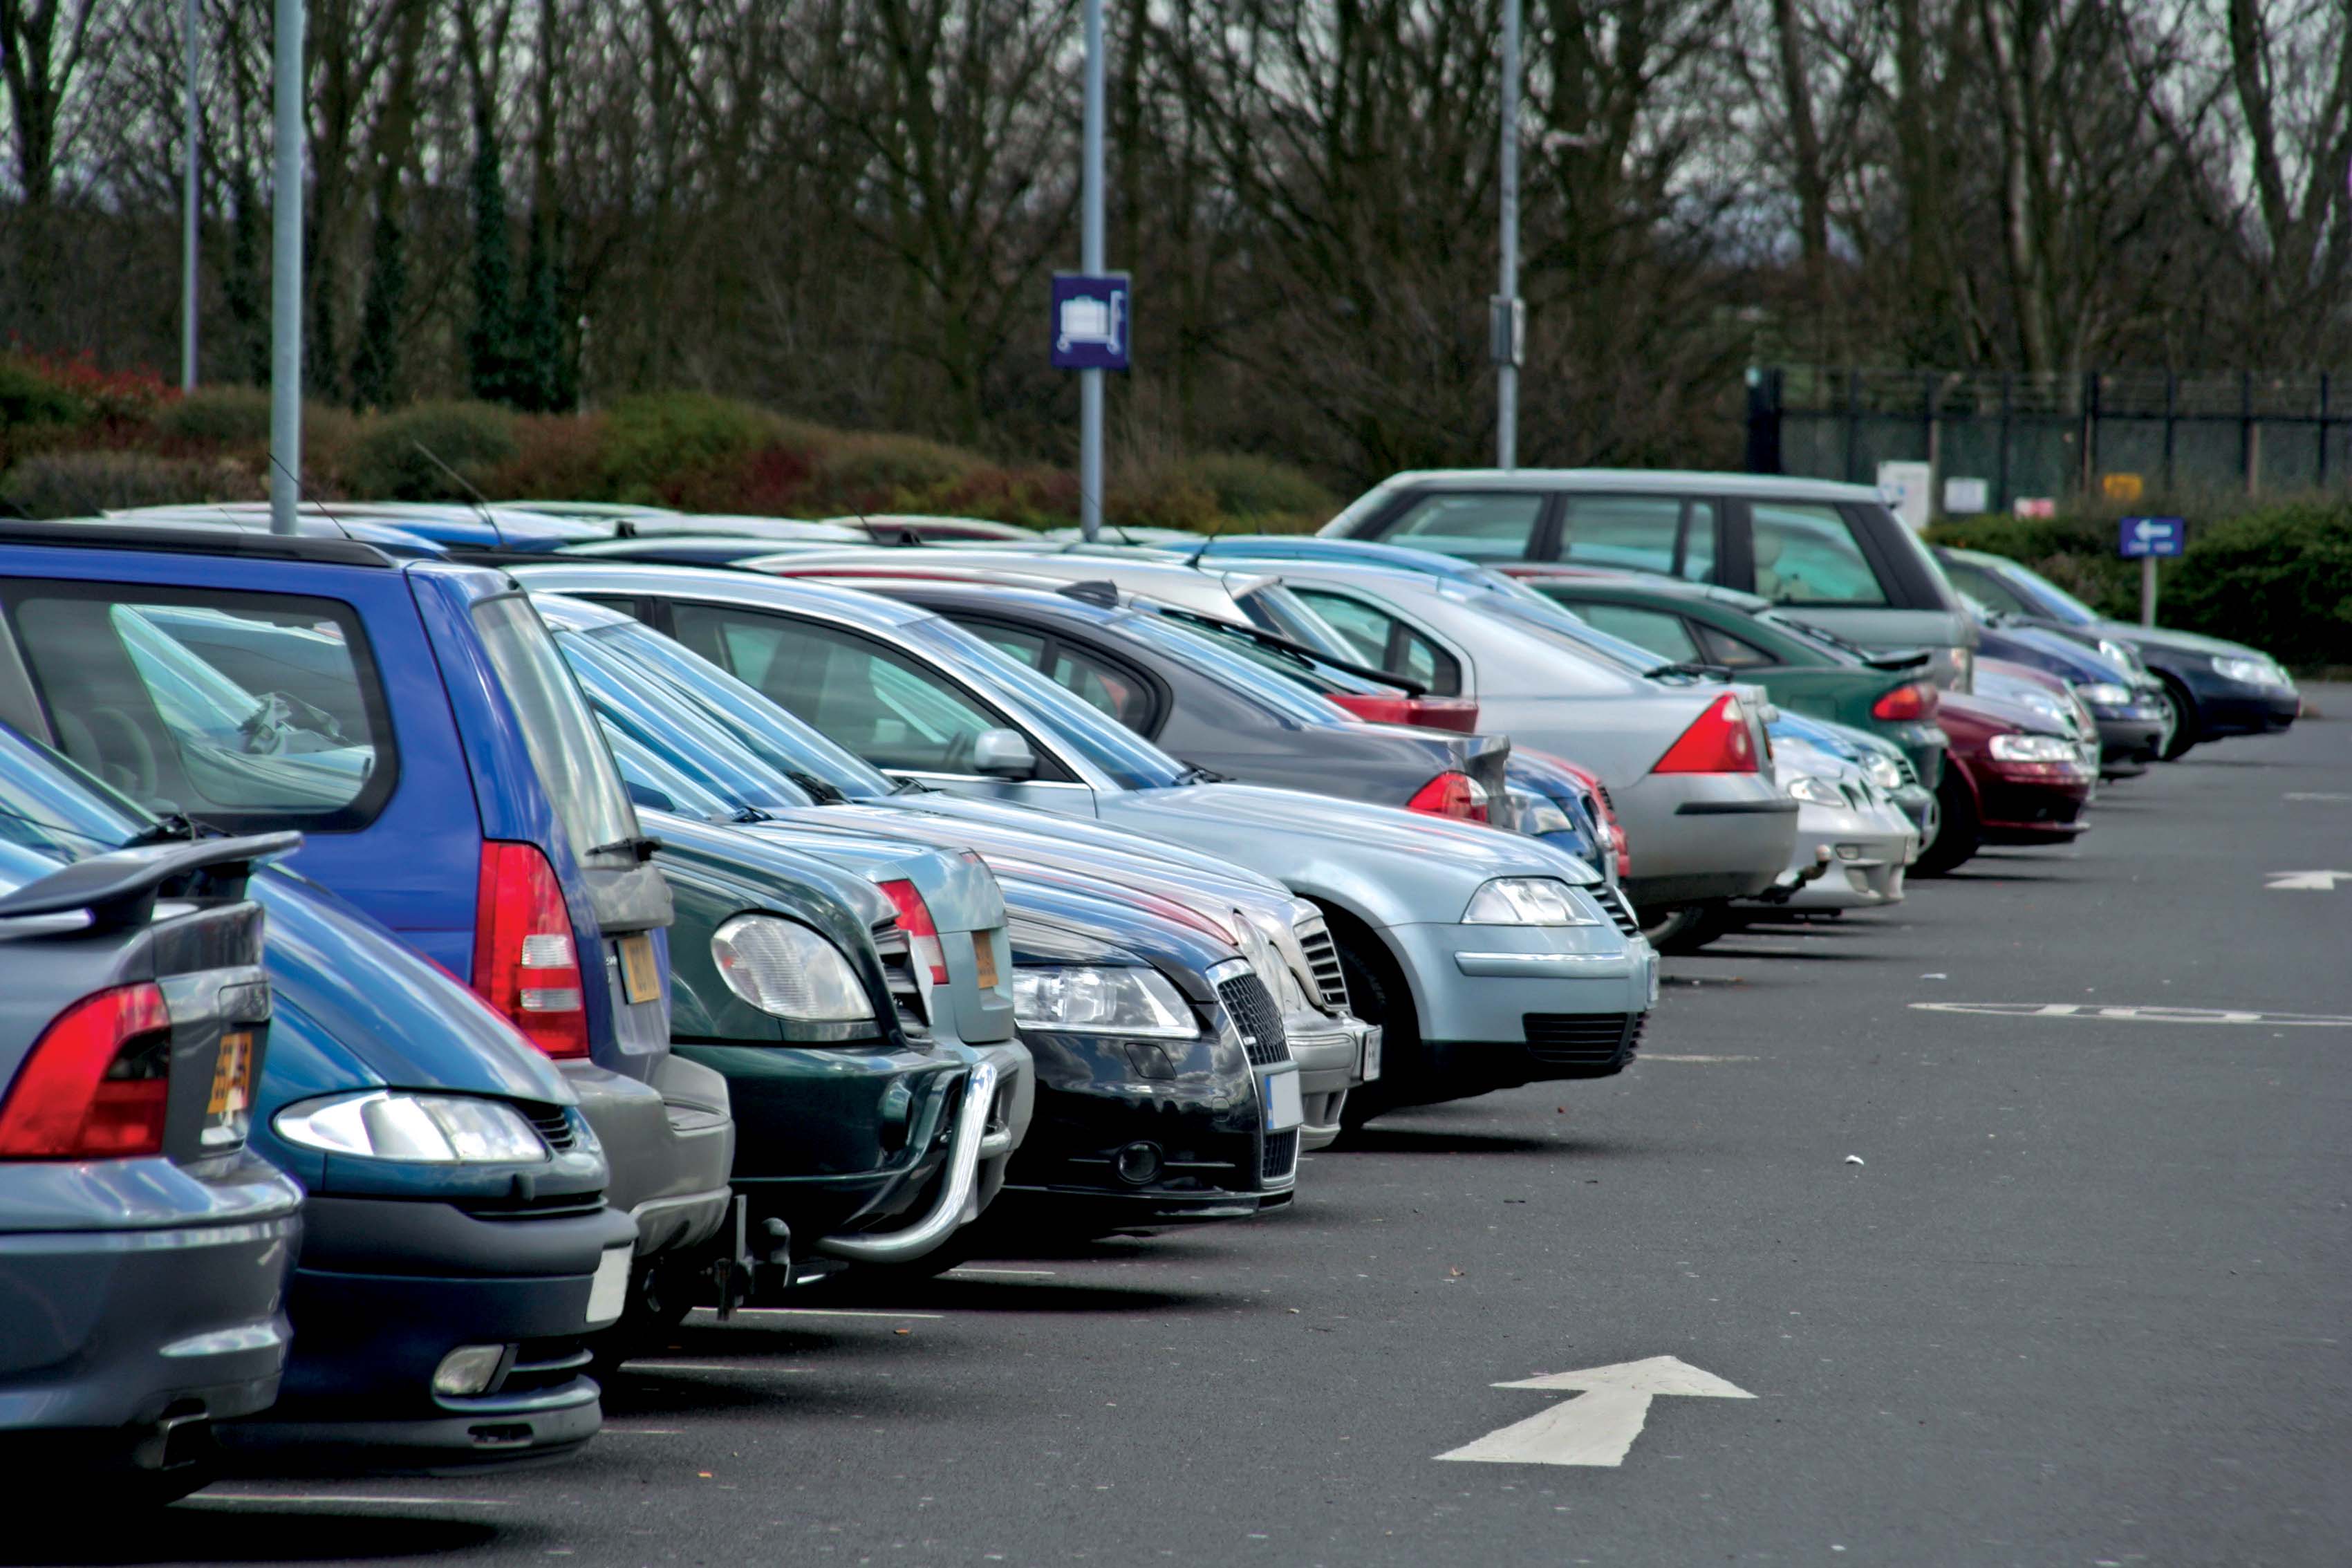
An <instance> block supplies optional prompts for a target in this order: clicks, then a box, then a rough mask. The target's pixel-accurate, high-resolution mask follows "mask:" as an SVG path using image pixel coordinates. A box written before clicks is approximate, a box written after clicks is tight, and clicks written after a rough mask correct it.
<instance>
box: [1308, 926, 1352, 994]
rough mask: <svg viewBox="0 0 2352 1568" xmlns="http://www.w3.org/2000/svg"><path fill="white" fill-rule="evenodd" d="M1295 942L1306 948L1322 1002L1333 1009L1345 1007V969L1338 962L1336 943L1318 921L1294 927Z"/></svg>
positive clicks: (1346, 989) (1327, 929)
mask: <svg viewBox="0 0 2352 1568" xmlns="http://www.w3.org/2000/svg"><path fill="white" fill-rule="evenodd" d="M1297 935H1298V945H1299V946H1300V947H1301V948H1303V949H1305V950H1306V952H1307V967H1308V968H1310V969H1312V970H1313V971H1314V972H1315V989H1316V990H1318V992H1320V993H1322V996H1321V1000H1322V1003H1323V1005H1324V1006H1325V1007H1327V1008H1328V1009H1329V1010H1330V1011H1332V1012H1334V1013H1344V1012H1346V1011H1347V1010H1348V972H1347V970H1346V969H1344V968H1343V967H1341V965H1340V963H1339V943H1338V942H1333V941H1332V940H1331V931H1330V928H1329V927H1328V926H1326V925H1325V924H1324V923H1323V922H1322V921H1312V922H1310V923H1308V924H1305V925H1301V926H1299V927H1297Z"/></svg>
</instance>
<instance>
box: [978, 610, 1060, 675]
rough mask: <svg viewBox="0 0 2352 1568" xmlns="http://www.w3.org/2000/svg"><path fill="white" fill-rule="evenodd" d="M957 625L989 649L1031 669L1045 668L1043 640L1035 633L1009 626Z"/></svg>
mask: <svg viewBox="0 0 2352 1568" xmlns="http://www.w3.org/2000/svg"><path fill="white" fill-rule="evenodd" d="M957 624H958V625H960V626H962V627H963V628H964V629H965V630H966V631H968V632H970V633H971V634H972V636H974V637H979V638H980V639H981V640H982V641H983V642H985V643H987V644H988V646H989V647H992V648H995V649H997V650H998V651H999V652H1001V653H1005V654H1009V655H1011V656H1012V657H1013V658H1017V659H1019V660H1020V661H1021V662H1022V663H1024V664H1025V665H1027V666H1028V667H1029V668H1032V669H1040V670H1042V669H1044V668H1045V638H1044V637H1039V636H1038V635H1037V634H1036V633H1035V632H1024V631H1015V630H1014V629H1013V627H1011V626H987V625H982V624H981V623H979V622H974V621H961V622H958V623H957Z"/></svg>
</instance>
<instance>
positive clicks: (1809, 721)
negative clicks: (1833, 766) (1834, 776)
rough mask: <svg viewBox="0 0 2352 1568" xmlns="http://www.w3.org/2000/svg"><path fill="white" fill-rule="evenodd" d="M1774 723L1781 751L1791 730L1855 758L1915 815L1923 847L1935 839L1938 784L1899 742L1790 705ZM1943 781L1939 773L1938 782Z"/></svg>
mask: <svg viewBox="0 0 2352 1568" xmlns="http://www.w3.org/2000/svg"><path fill="white" fill-rule="evenodd" d="M1771 729H1772V744H1773V750H1774V751H1775V752H1778V751H1779V749H1780V738H1781V737H1782V736H1784V735H1789V736H1794V737H1796V738H1797V739H1799V740H1801V741H1803V742H1807V743H1808V744H1811V745H1812V746H1813V747H1815V748H1817V749H1818V750H1821V751H1824V752H1829V753H1830V754H1831V755H1832V756H1835V757H1840V758H1843V760H1844V761H1846V762H1849V763H1853V765H1854V766H1855V767H1857V768H1859V769H1861V770H1862V773H1863V776H1864V778H1867V779H1868V780H1869V781H1870V782H1871V783H1872V784H1874V785H1875V786H1876V787H1877V789H1878V790H1879V792H1880V793H1881V794H1883V795H1885V796H1886V798H1887V799H1889V800H1891V801H1893V802H1894V803H1895V809H1896V810H1898V811H1900V812H1901V813H1902V814H1903V815H1904V816H1906V817H1909V818H1910V819H1911V826H1912V830H1913V831H1914V832H1916V834H1917V835H1918V836H1919V847H1920V848H1921V849H1922V850H1925V849H1926V848H1927V846H1928V845H1930V844H1933V843H1934V842H1935V841H1936V834H1937V831H1938V830H1939V829H1940V828H1941V827H1942V826H1943V820H1944V818H1943V807H1942V806H1941V805H1938V804H1937V798H1936V792H1935V790H1934V789H1933V788H1931V787H1929V786H1928V785H1927V784H1925V783H1924V782H1923V781H1922V780H1921V779H1920V777H1919V774H1918V771H1917V770H1916V769H1915V768H1914V767H1912V765H1911V759H1910V758H1909V757H1908V756H1907V755H1906V754H1905V753H1904V752H1903V751H1902V749H1901V748H1900V747H1898V746H1896V745H1895V742H1892V741H1889V740H1888V739H1887V738H1886V737H1885V736H1884V735H1881V734H1878V733H1876V732H1874V731H1869V730H1860V729H1856V728H1854V727H1853V725H1850V724H1839V723H1833V722H1832V721H1829V720H1827V719H1815V718H1813V717H1811V716H1810V715H1808V714H1803V713H1791V712H1790V711H1788V710H1785V709H1783V710H1781V712H1780V716H1779V717H1778V718H1776V719H1774V720H1773V721H1772V725H1771ZM1941 782H1942V780H1941V777H1940V775H1939V776H1938V779H1937V783H1941ZM1800 837H1801V836H1800Z"/></svg>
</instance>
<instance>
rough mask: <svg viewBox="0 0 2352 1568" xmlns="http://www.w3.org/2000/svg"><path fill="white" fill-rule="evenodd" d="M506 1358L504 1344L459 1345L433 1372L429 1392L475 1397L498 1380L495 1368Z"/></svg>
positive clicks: (497, 1372) (497, 1370) (497, 1371)
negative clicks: (431, 1385)
mask: <svg viewBox="0 0 2352 1568" xmlns="http://www.w3.org/2000/svg"><path fill="white" fill-rule="evenodd" d="M506 1359H507V1347H506V1346H504V1345H459V1346H458V1347H457V1349H456V1350H453V1351H451V1352H449V1353H448V1354H447V1355H445V1356H443V1357H442V1358H441V1364H440V1365H439V1366H436V1367H435V1368H434V1369H433V1392H434V1393H436V1394H479V1393H481V1392H482V1391H483V1390H484V1389H486V1388H488V1387H489V1386H490V1384H493V1383H495V1382H497V1381H498V1376H499V1366H500V1365H502V1364H503V1363H505V1361H506Z"/></svg>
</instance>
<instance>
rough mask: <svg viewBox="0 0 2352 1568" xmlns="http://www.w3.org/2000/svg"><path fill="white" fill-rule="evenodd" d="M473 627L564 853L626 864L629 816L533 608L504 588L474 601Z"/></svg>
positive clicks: (631, 831)
mask: <svg viewBox="0 0 2352 1568" xmlns="http://www.w3.org/2000/svg"><path fill="white" fill-rule="evenodd" d="M474 626H475V629H476V630H477V631H478V632H479V633H480V634H481V637H482V647H483V648H484V649H485V650H486V651H487V652H488V655H489V659H490V667H491V668H492V669H494V670H496V671H497V672H498V677H499V685H500V686H502V687H504V688H505V689H506V694H507V701H508V703H509V706H511V707H512V708H513V709H514V713H515V719H516V721H517V722H519V723H520V725H521V726H522V738H523V744H524V745H525V746H526V747H527V748H528V749H529V750H530V762H531V766H532V767H533V768H534V769H535V770H537V772H538V773H539V781H540V785H541V788H543V789H545V790H546V791H547V797H548V799H549V800H550V801H551V802H552V803H553V805H554V806H555V816H556V819H557V820H558V821H560V822H561V823H562V824H563V832H564V836H565V837H568V838H570V839H571V840H572V853H573V854H574V855H577V856H579V857H580V858H582V859H583V860H584V859H586V858H589V857H590V856H592V855H595V854H597V853H599V852H600V851H601V852H604V853H608V854H613V855H626V856H628V857H630V858H631V860H632V862H634V860H635V849H634V847H633V845H634V842H635V839H636V838H637V837H639V835H638V831H637V814H636V812H635V810H634V809H633V808H632V807H631V806H630V805H629V795H628V791H627V789H626V788H625V786H624V785H623V784H622V783H621V774H620V771H619V770H618V769H617V768H615V767H614V765H613V754H612V752H609V751H607V750H606V749H605V746H604V736H603V735H601V734H599V733H598V732H597V729H596V721H594V720H593V719H592V718H591V717H590V716H589V713H588V704H587V702H586V701H585V700H583V699H582V697H581V695H580V689H579V687H577V686H575V685H573V684H572V672H571V671H570V670H568V669H566V668H564V666H563V656H562V655H561V654H559V653H558V652H556V650H555V639H554V638H553V637H550V636H549V635H548V631H547V627H546V626H545V625H544V624H542V623H541V620H540V618H539V613H538V612H537V611H535V610H533V609H532V608H531V607H530V601H529V600H528V599H525V598H524V597H523V596H522V595H520V594H509V595H502V596H501V597H499V598H495V599H484V600H482V601H481V602H480V603H479V604H477V605H475V606H474Z"/></svg>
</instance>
